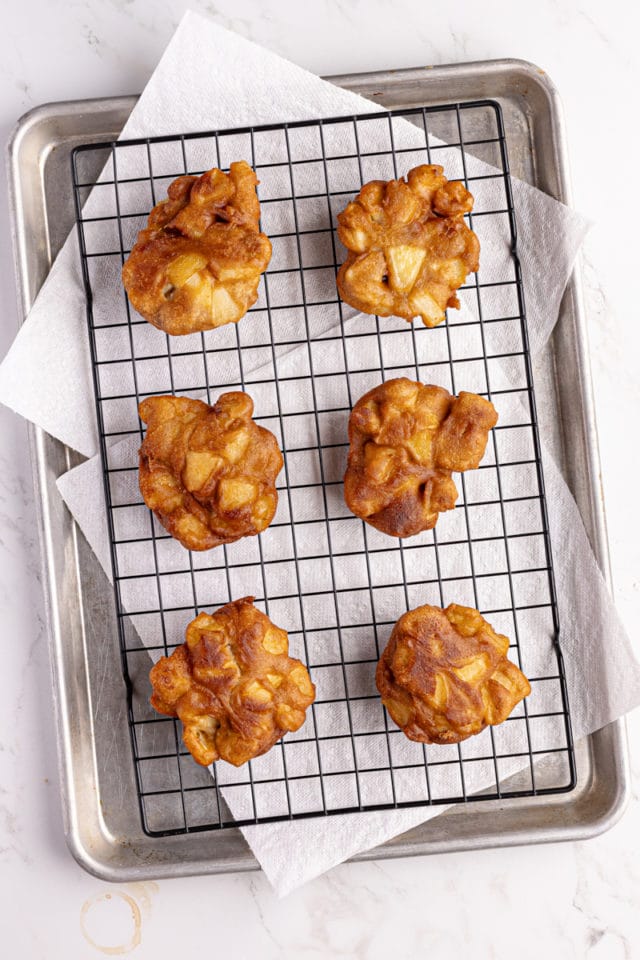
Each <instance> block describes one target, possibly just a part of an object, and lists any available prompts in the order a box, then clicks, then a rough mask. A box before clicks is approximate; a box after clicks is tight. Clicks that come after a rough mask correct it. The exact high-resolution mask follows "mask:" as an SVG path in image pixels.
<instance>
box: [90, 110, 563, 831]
mask: <svg viewBox="0 0 640 960" xmlns="http://www.w3.org/2000/svg"><path fill="white" fill-rule="evenodd" d="M407 122H408V123H409V124H411V125H412V135H413V140H415V137H416V136H418V135H420V137H421V140H420V143H418V144H417V145H416V144H415V143H414V142H413V140H411V142H410V144H409V146H406V145H405V144H406V142H407V141H406V136H405V135H406V131H407V129H408V128H407V126H406V124H407ZM401 128H402V129H401ZM402 130H404V134H402ZM399 131H400V133H399ZM401 134H402V135H401ZM436 138H437V139H436ZM132 158H135V159H134V160H132ZM233 159H247V160H248V161H249V162H250V163H251V165H252V166H253V167H254V169H256V171H257V174H258V177H259V178H260V181H261V183H260V187H259V197H260V202H261V212H262V220H263V223H262V228H263V229H264V230H265V232H266V233H267V234H268V235H269V236H270V238H271V241H272V244H273V251H274V252H273V258H272V261H271V265H270V268H269V270H268V271H267V273H266V274H265V276H264V277H263V281H262V282H261V289H260V297H259V300H258V302H257V304H256V306H255V307H254V308H252V309H251V310H250V311H249V314H248V316H247V317H245V318H244V319H242V320H241V321H240V323H239V324H238V325H236V326H234V325H230V326H228V327H224V328H220V329H219V330H214V331H211V332H207V333H206V334H194V335H192V336H188V337H178V338H170V337H168V336H166V335H164V334H162V333H160V332H159V331H157V330H155V329H154V328H153V327H151V325H149V324H147V323H146V322H145V321H144V320H143V319H142V318H141V317H140V316H138V315H137V314H135V312H134V311H133V310H132V309H131V308H130V306H129V303H128V301H127V298H126V295H125V293H124V290H123V288H122V284H121V282H120V280H119V273H120V269H121V266H122V263H123V262H124V260H125V258H126V256H127V255H128V252H129V250H130V248H131V246H132V244H133V242H134V241H135V237H136V235H137V232H138V230H139V229H141V227H143V226H144V225H145V223H146V217H147V215H148V212H149V209H150V208H151V206H152V205H153V204H155V203H156V201H157V200H160V199H162V198H163V197H164V196H165V195H166V187H167V185H168V184H169V183H170V182H171V180H173V179H174V178H175V177H176V176H179V175H181V174H183V173H202V172H203V171H204V170H205V169H208V168H209V167H211V166H214V165H215V166H220V167H222V168H223V169H226V168H227V167H228V164H229V162H231V160H233ZM478 161H485V162H488V163H490V164H491V165H492V168H493V169H490V168H488V167H480V168H479V166H478ZM98 162H99V163H100V165H102V164H103V163H106V166H105V169H104V170H103V173H102V177H101V178H100V179H99V180H96V178H95V174H94V175H91V171H95V170H96V169H97V164H98ZM424 162H441V163H443V165H444V167H445V173H446V174H447V176H448V177H449V178H450V179H463V180H464V182H465V183H466V184H467V185H468V187H469V189H471V191H472V192H473V193H474V196H475V198H476V204H475V209H474V212H473V214H470V215H469V217H468V221H469V224H470V226H472V227H473V229H474V230H475V231H476V232H477V233H478V234H479V235H480V239H481V245H482V249H483V255H481V269H480V272H479V273H478V274H477V275H472V276H471V277H470V279H469V282H468V283H467V285H466V286H465V287H463V288H462V290H461V291H460V297H461V299H462V300H463V301H464V304H465V305H466V307H467V308H468V309H467V310H466V311H464V312H463V311H460V312H458V311H454V310H451V311H449V313H448V317H447V320H446V322H445V323H443V324H442V325H441V326H440V327H437V328H435V329H431V330H429V329H427V328H424V327H423V326H422V325H421V324H420V323H419V321H417V322H415V323H414V324H411V325H409V324H407V323H406V322H405V321H403V320H397V319H390V318H382V319H378V318H377V317H364V318H363V317H356V318H354V317H353V313H352V311H349V308H347V307H345V305H344V304H342V303H341V302H340V300H339V298H338V295H337V292H336V288H335V273H336V270H337V268H338V266H339V264H340V263H341V261H342V259H343V258H344V250H343V249H342V248H341V246H340V244H339V241H338V239H337V236H336V234H335V215H336V213H337V212H338V211H339V210H340V209H342V208H343V207H344V206H345V205H346V203H347V202H348V200H349V199H351V198H352V197H353V196H354V195H355V194H356V193H357V191H358V190H359V188H360V186H361V184H362V183H364V182H366V181H367V180H369V179H372V178H374V177H378V178H381V179H389V178H390V177H393V176H399V175H402V174H403V173H406V171H407V170H408V169H410V168H411V167H412V166H415V165H417V164H418V163H424ZM72 166H73V184H74V193H75V202H76V212H77V222H78V233H79V243H80V251H81V257H82V270H83V278H84V286H85V290H86V298H87V316H88V324H89V332H90V340H91V351H92V359H93V376H94V381H95V392H96V403H97V415H98V424H99V430H100V441H101V454H102V461H103V466H104V481H105V495H106V502H107V505H108V510H107V512H108V523H109V532H110V539H111V555H112V562H113V574H114V583H115V595H116V604H117V613H118V622H119V633H120V643H121V653H122V667H123V672H124V678H125V682H126V689H127V696H128V713H129V722H130V730H131V740H132V747H133V756H134V763H135V770H136V779H137V785H138V792H139V799H140V809H141V816H142V823H143V828H144V830H145V832H147V833H148V834H151V835H165V834H176V833H183V832H189V831H193V830H207V829H216V828H221V827H225V826H229V825H238V824H250V823H251V824H253V823H259V822H266V821H273V820H282V819H293V818H298V817H306V816H317V815H321V814H331V813H345V812H348V811H358V810H360V811H363V810H370V809H387V808H394V807H396V808H397V807H405V806H417V805H426V804H443V803H452V802H456V801H467V800H469V799H474V800H475V799H495V798H505V797H516V796H518V797H530V796H533V795H541V794H548V793H559V792H563V791H567V790H570V789H571V788H572V786H573V785H574V783H575V769H574V756H573V744H572V738H571V730H570V722H569V712H568V705H567V694H566V687H565V679H564V671H563V665H562V657H561V654H560V649H559V646H558V634H559V624H558V614H557V606H556V597H555V587H554V577H553V569H552V561H551V551H550V544H549V535H548V524H547V512H546V506H545V496H544V482H543V474H542V466H541V459H540V447H539V442H538V428H537V421H536V409H535V400H534V390H533V384H532V374H531V362H530V356H529V347H528V339H527V326H526V320H525V310H524V303H523V291H522V281H521V274H520V265H519V262H518V258H517V254H516V222H515V217H514V207H513V198H512V192H511V184H510V179H509V168H508V161H507V151H506V144H505V135H504V129H503V121H502V116H501V111H500V107H499V105H498V104H496V103H494V102H491V101H477V102H473V103H461V104H455V105H451V106H439V107H425V108H421V109H413V110H399V111H393V112H391V113H384V114H373V115H366V116H354V117H348V118H340V119H330V120H321V121H312V122H305V123H292V124H289V125H286V124H284V125H280V126H278V125H274V126H268V127H250V128H245V129H243V130H232V131H222V132H214V133H210V134H196V135H185V136H172V137H165V138H150V139H146V140H134V141H122V142H113V143H109V144H98V145H96V144H91V145H83V146H81V147H78V148H77V149H76V150H75V151H74V153H73V158H72ZM478 169H481V172H480V173H478V172H477V170H478ZM94 188H95V191H94V196H93V199H92V201H91V203H94V206H93V207H92V206H91V205H90V204H87V205H86V206H85V201H86V200H87V197H88V195H89V193H90V192H91V191H92V190H93V189H94ZM96 196H97V197H98V201H97V205H96ZM89 214H91V215H89ZM491 225H492V226H493V228H495V227H496V225H497V226H498V229H499V230H502V232H503V234H504V235H505V236H506V243H505V244H504V247H505V250H506V255H505V258H504V259H503V260H500V258H498V260H500V262H496V263H491V262H488V261H490V260H491V256H492V254H491V250H492V249H493V247H492V246H491V244H487V245H486V249H485V244H484V243H483V235H484V233H486V231H487V230H488V228H489V227H490V226H491ZM283 291H284V293H283ZM292 291H295V293H292ZM293 351H295V353H293ZM505 371H506V372H507V374H508V377H507V376H506V374H505ZM396 376H409V377H410V378H412V379H416V380H420V381H422V382H427V383H429V382H431V383H439V384H442V385H443V386H446V387H447V388H448V389H449V390H451V391H452V392H458V391H459V390H461V389H466V390H473V391H475V392H477V393H479V394H481V395H483V396H486V397H488V398H489V399H491V400H492V401H493V403H494V404H495V405H496V407H497V409H498V411H499V414H500V420H499V423H498V426H497V427H496V428H495V429H494V430H493V432H492V434H491V437H490V441H489V445H488V448H487V454H486V456H485V458H484V461H483V463H482V465H481V466H480V468H479V469H478V470H476V471H470V472H468V473H467V474H464V475H461V476H459V477H457V479H456V483H457V486H458V489H459V491H460V498H459V502H458V505H457V507H456V509H455V510H453V511H450V512H449V513H447V514H443V515H441V517H440V520H439V522H438V525H437V527H436V528H435V529H434V530H433V531H429V532H426V533H424V534H421V535H420V536H418V537H414V538H411V539H407V540H404V541H402V540H396V539H395V538H390V537H386V536H385V535H384V534H381V533H378V532H377V531H375V530H373V529H372V528H371V527H367V525H366V524H364V523H362V522H361V521H360V520H358V519H357V518H355V517H353V516H352V515H351V514H350V513H349V511H348V510H347V509H346V507H345V505H344V502H343V499H342V483H341V481H342V473H343V470H344V463H345V459H346V450H347V439H346V435H347V419H348V415H349V411H350V409H351V408H352V406H353V404H354V403H355V402H356V400H357V399H358V397H359V396H361V395H362V393H364V392H365V391H366V390H368V389H370V388H371V387H373V386H375V385H376V384H377V383H380V382H381V381H382V380H383V379H388V378H391V377H396ZM226 389H243V390H245V389H246V390H247V391H248V392H249V393H250V394H251V395H252V396H253V398H254V401H255V407H256V409H255V417H256V419H257V420H258V421H259V422H261V423H262V424H264V425H265V426H268V427H269V428H270V429H271V430H273V432H274V433H275V434H276V436H277V437H278V439H279V441H280V443H281V446H282V450H283V453H284V458H285V466H284V470H283V471H282V474H281V475H280V481H279V482H280V505H279V508H278V513H277V515H276V518H275V520H274V522H273V523H272V525H271V526H270V527H269V528H268V529H267V530H266V531H265V532H264V533H263V534H261V535H260V536H259V537H256V538H248V539H246V540H244V541H240V542H239V543H237V544H231V545H228V546H225V547H221V548H218V549H216V550H213V551H207V552H205V553H204V554H195V553H193V554H192V553H189V552H187V551H185V550H184V549H183V548H182V547H181V546H180V545H179V544H177V543H176V542H175V541H173V540H172V539H171V538H170V537H168V535H167V533H166V531H164V529H163V528H162V527H161V526H160V525H159V524H158V523H157V522H156V521H155V519H154V518H153V516H152V514H150V512H149V511H148V510H147V509H146V507H145V506H144V504H143V503H142V500H141V497H140V494H139V491H138V488H137V457H136V452H137V447H138V446H139V442H140V440H141V439H142V436H143V426H142V424H141V422H140V420H139V419H138V416H137V406H138V403H139V402H140V400H141V399H143V397H144V396H147V395H149V394H152V393H156V394H162V393H183V394H191V395H194V396H198V397H203V398H204V397H206V398H207V399H208V400H209V401H210V402H211V401H212V400H213V401H215V398H216V397H217V396H218V395H219V394H220V393H221V392H223V391H224V390H226ZM247 593H253V594H255V596H256V598H257V601H256V602H257V603H258V605H259V606H261V607H262V608H263V609H264V610H265V611H266V612H267V613H268V614H269V615H270V616H271V617H272V619H273V620H274V622H275V623H277V624H278V625H280V626H283V627H285V629H287V630H288V632H289V636H290V642H291V653H292V655H294V656H299V657H300V658H301V659H302V660H303V661H304V662H305V663H307V664H308V666H309V669H310V673H311V676H312V679H313V680H314V682H315V683H316V687H317V699H316V702H315V704H314V705H313V706H312V708H311V709H310V710H309V711H308V718H307V721H306V723H305V724H304V726H303V727H302V728H301V729H300V730H299V731H298V732H297V733H296V734H292V735H289V736H288V737H287V738H285V740H283V741H281V742H280V744H278V745H277V747H275V748H274V749H273V750H272V751H270V752H269V754H267V755H266V756H265V757H262V758H258V759H257V760H255V761H252V762H251V763H249V764H246V765H245V766H244V767H242V768H240V769H238V770H236V769H234V768H231V767H229V766H227V765H226V764H224V763H218V764H216V765H215V766H214V768H213V775H211V774H210V773H209V771H207V770H203V769H202V768H200V767H198V766H197V765H196V764H195V763H194V762H193V761H192V759H191V757H190V756H189V754H188V753H187V751H186V750H185V748H184V746H183V745H182V741H181V736H180V733H181V731H180V724H179V723H178V721H176V720H173V719H171V718H168V717H161V716H159V715H158V714H156V713H155V711H153V710H152V708H151V707H150V706H149V703H148V697H149V692H150V689H149V682H148V670H149V652H150V653H151V655H152V656H154V657H155V658H156V659H157V657H158V656H160V655H162V654H169V653H170V652H171V650H172V649H174V648H175V646H176V645H177V644H179V643H181V642H182V641H183V639H184V629H185V627H186V625H187V623H188V622H189V621H190V620H191V619H192V618H193V617H194V616H195V615H196V614H197V613H198V612H199V611H200V610H202V609H203V608H204V609H206V610H208V611H212V610H214V609H216V608H217V607H219V606H220V605H222V604H224V603H226V602H227V601H228V600H230V599H237V598H238V597H240V596H243V595H245V594H247ZM450 602H459V603H463V604H468V605H470V606H474V607H477V608H479V609H480V610H481V611H482V612H483V614H484V615H485V616H487V617H488V618H489V620H490V622H491V623H492V624H493V625H494V627H495V628H496V629H498V630H499V631H501V632H504V633H506V634H507V635H508V636H509V637H510V638H511V640H512V645H511V651H510V656H511V657H512V659H514V661H515V662H517V663H518V664H519V665H520V666H521V667H522V669H523V670H524V671H525V673H526V674H527V676H528V677H529V678H530V680H531V686H532V693H531V695H530V697H529V698H527V700H525V701H524V702H523V704H521V705H520V706H519V707H518V708H517V709H516V710H515V711H514V713H513V715H512V716H511V717H510V718H509V719H508V720H507V721H506V722H505V723H504V724H502V725H501V726H499V727H496V728H489V729H487V730H485V731H484V732H483V733H482V734H480V735H479V736H477V737H474V738H471V740H469V741H465V742H464V743H462V744H460V745H457V746H446V747H442V746H437V745H428V746H426V745H422V744H415V743H411V742H410V741H408V740H407V739H406V738H405V737H404V735H403V734H402V733H401V732H400V731H398V730H397V729H396V727H395V725H394V724H393V722H392V721H391V720H390V718H389V717H388V715H387V714H386V712H385V711H384V710H383V708H382V706H381V704H380V699H379V696H378V694H377V691H376V689H375V684H374V673H375V667H376V663H377V660H378V656H379V654H380V652H381V650H382V648H383V647H384V644H385V643H386V640H387V638H388V636H389V634H390V631H391V629H392V626H393V624H394V622H395V620H396V619H397V618H398V616H400V615H401V614H402V613H403V612H405V611H406V610H407V609H411V608H413V607H415V606H417V605H418V604H420V603H436V604H438V605H440V606H446V605H447V604H448V603H450ZM154 631H155V637H156V638H157V639H156V640H155V642H152V643H149V636H153V635H154ZM143 633H144V634H145V636H146V637H147V642H145V643H142V642H141V640H140V635H141V634H143ZM543 757H545V758H546V763H545V764H542V765H540V764H536V765H535V766H534V762H535V761H538V760H539V759H541V758H543ZM514 774H515V776H514ZM507 777H510V779H509V782H508V783H506V784H505V779H506V778H507ZM478 790H479V791H480V792H479V793H476V791H478ZM472 793H473V794H475V795H474V796H473V797H472V796H471V794H472ZM229 808H231V809H232V810H233V814H234V815H233V816H232V815H231V812H230V809H229Z"/></svg>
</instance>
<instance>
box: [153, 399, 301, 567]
mask: <svg viewBox="0 0 640 960" xmlns="http://www.w3.org/2000/svg"><path fill="white" fill-rule="evenodd" d="M139 412H140V417H141V419H142V420H143V421H144V422H145V423H146V424H147V434H146V436H145V438H144V440H143V441H142V446H141V447H140V492H141V493H142V496H143V498H144V502H145V503H146V504H147V506H148V507H149V508H150V509H151V510H153V512H154V513H155V515H156V517H157V518H158V520H159V521H160V523H161V524H162V525H163V527H165V528H166V529H167V530H168V531H169V533H170V534H171V536H172V537H175V539H176V540H179V541H180V543H181V544H182V545H183V546H184V547H186V548H187V549H188V550H209V549H210V548H211V547H217V546H219V544H221V543H232V542H233V541H234V540H239V539H240V538H241V537H251V536H254V535H255V534H256V533H260V531H261V530H264V529H266V527H268V526H269V524H270V523H271V521H272V520H273V517H274V515H275V512H276V507H277V506H278V494H277V491H276V487H275V482H276V477H277V476H278V474H279V473H280V470H281V469H282V464H283V459H282V454H281V452H280V449H279V447H278V442H277V440H276V438H275V437H274V435H273V434H272V433H271V431H270V430H267V429H265V428H264V427H259V426H258V425H257V424H256V423H254V422H253V420H252V419H251V415H252V413H253V400H252V399H251V397H250V396H249V395H248V394H246V393H240V392H237V393H223V394H222V396H221V397H219V399H218V400H217V402H216V403H215V404H214V406H212V407H210V406H209V405H208V404H206V403H203V402H202V401H201V400H190V399H189V398H188V397H171V396H168V397H148V398H147V399H146V400H143V401H142V403H141V404H140V407H139Z"/></svg>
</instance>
